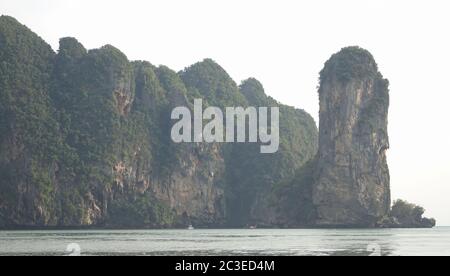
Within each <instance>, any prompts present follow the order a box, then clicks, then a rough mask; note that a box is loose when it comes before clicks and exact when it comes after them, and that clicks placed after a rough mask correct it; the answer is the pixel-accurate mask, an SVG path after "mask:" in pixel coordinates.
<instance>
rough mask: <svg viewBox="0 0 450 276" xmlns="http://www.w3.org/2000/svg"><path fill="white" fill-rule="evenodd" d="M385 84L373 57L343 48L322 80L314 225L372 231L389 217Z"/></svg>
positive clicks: (326, 69) (386, 87) (386, 94)
mask: <svg viewBox="0 0 450 276" xmlns="http://www.w3.org/2000/svg"><path fill="white" fill-rule="evenodd" d="M388 86H389V82H388V81H387V80H386V79H384V78H383V76H382V75H381V73H380V72H379V71H378V67H377V64H376V62H375V60H374V58H373V57H372V55H371V54H370V53H369V52H367V51H366V50H363V49H361V48H358V47H349V48H344V49H342V50H341V51H340V52H339V53H337V54H335V55H333V56H332V57H331V59H330V60H329V61H327V63H326V64H325V68H324V69H323V70H322V72H321V75H320V88H319V99H320V127H319V153H318V161H317V168H316V174H317V179H316V183H315V185H314V189H313V202H314V205H315V206H316V220H315V224H316V225H320V226H358V227H373V226H375V225H376V223H377V222H378V221H379V220H380V219H381V218H382V217H384V216H386V215H388V213H389V209H390V204H391V198H390V182H389V181H390V180H389V169H388V165H387V162H386V150H387V149H388V148H389V139H388V133H387V125H388V108H389V89H388Z"/></svg>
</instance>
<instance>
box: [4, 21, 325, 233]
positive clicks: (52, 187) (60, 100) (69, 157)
mask: <svg viewBox="0 0 450 276" xmlns="http://www.w3.org/2000/svg"><path fill="white" fill-rule="evenodd" d="M194 98H203V99H204V102H205V105H216V106H220V107H224V106H249V105H252V106H266V105H270V106H280V108H281V115H280V117H281V118H280V128H281V145H280V150H279V151H278V152H277V153H276V154H273V155H267V156H264V157H262V156H261V155H260V154H259V147H258V146H257V145H254V144H206V143H192V144H174V143H173V142H172V141H171V138H170V129H171V124H172V122H171V120H170V112H171V110H172V109H173V108H174V107H175V106H188V107H189V106H191V105H192V103H193V99H194ZM0 129H1V132H0V227H12V228H14V227H47V226H55V227H61V226H68V227H74V226H76V227H79V226H96V227H133V228H136V227H138V228H140V227H151V228H154V227H185V226H187V225H189V224H194V225H196V226H197V227H201V226H204V227H208V226H215V227H223V226H236V227H241V226H245V225H248V224H264V225H269V224H271V223H273V222H274V220H275V218H274V217H273V216H268V215H266V214H271V213H274V212H275V209H276V208H277V205H276V204H272V203H274V201H273V200H269V199H270V198H272V197H271V194H272V189H273V187H276V186H277V185H279V183H281V182H282V180H283V179H285V178H289V177H292V176H293V174H294V173H295V171H296V169H298V168H300V167H301V166H302V165H303V164H304V163H306V162H307V161H308V160H309V159H311V158H312V157H314V155H315V154H316V152H317V137H318V131H317V128H316V125H315V122H314V120H313V119H312V117H311V116H310V115H309V114H307V113H306V112H304V111H302V110H297V109H295V108H293V107H288V106H285V105H282V104H280V103H278V102H276V101H275V100H273V99H271V98H270V97H268V96H267V95H266V94H265V92H264V89H263V87H262V85H261V84H260V83H259V82H258V81H257V80H254V79H249V80H247V81H244V82H243V83H242V85H241V86H238V85H237V84H236V83H235V82H234V81H233V80H232V79H231V78H230V76H229V75H228V74H227V73H226V71H225V70H224V69H223V68H221V67H220V66H219V65H218V64H217V63H215V62H214V61H212V60H210V59H207V60H204V61H202V62H199V63H197V64H194V65H192V66H190V67H188V68H186V69H185V70H183V71H181V72H178V73H177V72H174V71H172V70H170V69H169V68H167V67H165V66H159V67H156V66H153V65H152V64H150V63H148V62H141V61H139V62H130V61H129V60H128V59H127V57H126V56H125V55H124V54H123V53H122V52H120V51H119V50H118V49H116V48H115V47H113V46H110V45H107V46H104V47H102V48H100V49H94V50H87V49H85V48H84V47H83V45H81V44H80V43H79V42H78V41H77V40H76V39H74V38H63V39H61V41H60V47H59V50H58V52H57V53H55V52H54V51H53V50H52V49H51V47H50V46H49V45H48V44H47V43H46V42H45V41H43V40H42V39H41V38H40V37H38V36H37V35H36V34H34V33H33V32H32V31H31V30H29V29H28V28H27V27H26V26H23V25H22V24H20V23H19V22H17V21H16V20H15V19H14V18H11V17H7V16H2V17H0ZM275 203H276V202H275ZM275 222H276V221H275Z"/></svg>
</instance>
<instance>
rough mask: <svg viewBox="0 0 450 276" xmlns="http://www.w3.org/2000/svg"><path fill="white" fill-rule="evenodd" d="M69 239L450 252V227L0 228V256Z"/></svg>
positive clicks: (127, 249)
mask: <svg viewBox="0 0 450 276" xmlns="http://www.w3.org/2000/svg"><path fill="white" fill-rule="evenodd" d="M69 244H72V248H75V251H76V249H77V247H78V246H79V249H80V253H81V255H149V256H150V255H233V256H234V255H325V256H327V255H366V256H368V255H370V254H373V255H394V256H396V255H450V227H437V228H434V229H376V230H262V229H261V230H260V229H258V230H116V231H111V230H75V231H0V255H67V252H66V250H67V247H68V245H69ZM73 244H75V247H74V245H73Z"/></svg>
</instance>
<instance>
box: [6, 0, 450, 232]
mask: <svg viewBox="0 0 450 276" xmlns="http://www.w3.org/2000/svg"><path fill="white" fill-rule="evenodd" d="M449 12H450V1H448V0H442V1H438V0H428V1H415V0H407V1H406V0H405V1H401V0H396V1H392V0H389V1H387V0H374V1H364V0H345V1H343V0H341V1H336V0H329V1H325V0H315V1H298V0H292V1H288V0H277V1H275V0H274V1H264V0H245V1H243V0H214V1H211V0H189V1H186V0H159V1H138V0H127V1H111V0H109V1H107V0H96V1H87V0H40V1H30V0H1V2H0V13H2V14H5V15H10V16H13V17H15V18H17V19H18V20H19V21H20V22H21V23H23V24H26V25H27V26H28V27H29V28H31V29H32V30H33V31H34V32H36V33H38V34H39V35H41V36H42V38H43V39H45V40H46V41H47V42H48V43H50V44H51V45H52V47H53V48H54V49H55V50H57V49H58V40H59V38H61V37H65V36H73V37H76V38H77V39H78V40H79V41H80V42H81V43H83V44H84V46H85V47H87V48H98V47H100V46H102V45H104V44H112V45H114V46H116V47H117V48H119V49H120V50H122V51H123V52H124V53H125V54H126V55H127V56H128V58H129V59H131V60H148V61H150V62H152V63H153V64H155V65H158V64H164V65H167V66H169V67H171V68H172V69H174V70H181V69H183V68H184V67H186V66H188V65H190V64H193V63H195V62H197V61H200V60H202V59H204V58H206V57H209V58H212V59H214V60H215V61H217V62H218V63H219V64H220V65H221V66H223V67H224V68H225V69H226V70H227V72H228V73H229V74H230V75H231V76H232V77H233V78H234V79H235V81H236V82H238V83H239V82H240V81H241V80H243V79H246V78H248V77H255V78H257V79H259V80H260V81H261V82H262V83H263V84H264V86H265V89H266V92H267V93H268V94H269V95H271V96H273V97H274V98H276V99H277V100H279V101H281V102H283V103H286V104H289V105H293V106H296V107H299V108H303V109H305V110H306V111H308V112H309V113H311V115H313V116H314V117H315V119H316V121H317V122H318V96H317V91H316V86H317V84H318V81H317V80H318V73H319V71H320V70H321V69H322V67H323V64H324V62H325V61H326V60H327V59H328V58H329V57H330V56H331V55H332V54H333V53H335V52H337V51H338V50H339V49H340V48H342V47H344V46H350V45H359V46H361V47H363V48H366V49H367V50H369V51H371V52H372V54H373V55H374V56H375V59H376V60H377V62H378V64H379V66H380V71H381V72H382V73H383V74H384V76H385V77H386V78H388V79H389V80H390V82H391V108H390V116H389V120H390V121H389V131H390V133H389V134H390V139H391V149H390V150H389V153H388V156H389V165H390V169H391V177H392V178H391V186H392V193H393V198H394V199H396V198H402V199H406V200H408V201H411V202H414V203H417V204H420V205H422V206H424V207H425V208H426V209H427V210H428V212H427V214H426V215H428V216H432V217H435V218H436V219H437V220H438V224H439V225H450V147H449V144H450V103H449V102H448V100H449V99H450V96H449V94H450V91H449V90H450V89H449V87H450V86H449V84H448V82H449V81H448V79H449V73H450V70H449V68H450V41H449V38H448V37H449V36H448V27H449V26H450V17H449V16H448V14H449Z"/></svg>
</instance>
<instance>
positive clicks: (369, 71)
mask: <svg viewBox="0 0 450 276" xmlns="http://www.w3.org/2000/svg"><path fill="white" fill-rule="evenodd" d="M376 74H379V73H378V65H377V63H376V62H375V59H374V57H373V56H372V54H371V53H370V52H369V51H367V50H365V49H362V48H360V47H358V46H352V47H346V48H343V49H342V50H341V51H339V52H338V53H336V54H334V55H333V56H332V57H331V58H330V59H329V60H328V61H327V62H326V63H325V67H324V68H323V70H322V71H321V72H320V83H321V84H322V83H323V82H324V81H326V80H328V79H330V78H333V77H336V78H337V80H338V81H341V82H348V81H350V80H351V79H354V78H365V77H368V76H374V75H376Z"/></svg>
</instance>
